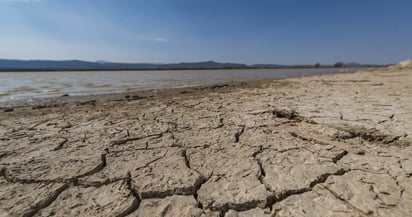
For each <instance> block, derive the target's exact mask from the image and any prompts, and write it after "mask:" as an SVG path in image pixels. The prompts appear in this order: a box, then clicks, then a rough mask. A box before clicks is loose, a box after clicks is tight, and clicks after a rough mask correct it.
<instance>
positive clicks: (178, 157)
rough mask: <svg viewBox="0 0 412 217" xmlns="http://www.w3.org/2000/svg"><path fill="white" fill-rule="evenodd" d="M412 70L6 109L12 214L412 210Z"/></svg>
mask: <svg viewBox="0 0 412 217" xmlns="http://www.w3.org/2000/svg"><path fill="white" fill-rule="evenodd" d="M411 141H412V70H411V69H394V68H392V69H379V70H378V69H376V70H370V71H368V72H358V73H355V74H339V75H322V76H312V77H302V78H292V79H284V80H270V81H258V82H249V83H236V84H226V85H215V86H210V87H196V88H185V89H176V90H170V91H163V92H160V93H155V92H154V91H153V92H146V93H139V94H130V93H129V94H127V93H126V94H117V95H107V96H95V97H83V98H82V97H78V98H76V97H61V98H55V99H51V100H49V101H47V100H46V101H37V104H35V105H34V104H33V105H28V104H26V105H18V106H17V105H15V106H11V105H10V104H7V105H6V104H4V105H3V107H1V110H0V171H1V174H0V216H142V217H143V216H205V217H206V216H225V217H229V216H279V217H280V216H411V215H412V177H411V175H412V146H411V144H412V142H411Z"/></svg>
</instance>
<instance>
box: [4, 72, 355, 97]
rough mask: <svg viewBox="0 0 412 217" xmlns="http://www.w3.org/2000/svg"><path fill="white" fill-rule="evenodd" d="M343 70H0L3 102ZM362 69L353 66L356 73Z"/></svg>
mask: <svg viewBox="0 0 412 217" xmlns="http://www.w3.org/2000/svg"><path fill="white" fill-rule="evenodd" d="M341 70H342V69H337V68H328V69H259V70H256V69H248V70H170V71H73V72H0V102H1V101H3V102H4V101H9V100H21V99H30V98H38V97H51V96H61V95H63V94H70V95H89V94H101V93H117V92H126V91H137V90H148V89H164V88H176V87H184V86H197V85H210V84H218V83H225V82H230V81H249V80H259V79H267V78H285V77H296V76H305V75H315V74H333V73H338V72H339V71H341ZM357 70H359V69H356V68H349V69H347V71H349V72H354V71H357Z"/></svg>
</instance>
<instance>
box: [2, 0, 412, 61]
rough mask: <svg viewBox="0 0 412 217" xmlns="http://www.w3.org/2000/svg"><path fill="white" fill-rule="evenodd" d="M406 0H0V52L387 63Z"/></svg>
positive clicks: (394, 56) (405, 24)
mask: <svg viewBox="0 0 412 217" xmlns="http://www.w3.org/2000/svg"><path fill="white" fill-rule="evenodd" d="M411 11H412V1H410V0H391V1H389V0H345V1H343V0H341V1H338V0H311V1H308V0H117V1H115V0H111V1H109V0H0V58H8V59H57V60H62V59H82V60H91V61H95V60H108V61H117V62H152V63H170V62H182V61H188V62H193V61H206V60H216V61H221V62H240V63H247V64H254V63H280V64H312V63H315V62H320V63H324V64H326V63H334V62H336V61H345V62H361V63H393V62H398V61H400V60H403V59H408V58H412V28H411V26H412V12H411Z"/></svg>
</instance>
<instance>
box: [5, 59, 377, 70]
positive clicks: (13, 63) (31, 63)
mask: <svg viewBox="0 0 412 217" xmlns="http://www.w3.org/2000/svg"><path fill="white" fill-rule="evenodd" d="M343 66H344V67H360V66H378V65H362V64H358V63H348V64H343ZM311 67H312V68H313V67H315V66H314V65H278V64H256V65H246V64H240V63H220V62H215V61H205V62H192V63H185V62H183V63H171V64H153V63H113V62H106V61H96V62H88V61H81V60H63V61H58V60H10V59H0V71H23V70H28V71H37V70H50V71H53V70H56V71H57V70H166V69H248V68H250V69H256V68H258V69H261V68H262V69H263V68H311ZM321 67H331V65H322V66H321Z"/></svg>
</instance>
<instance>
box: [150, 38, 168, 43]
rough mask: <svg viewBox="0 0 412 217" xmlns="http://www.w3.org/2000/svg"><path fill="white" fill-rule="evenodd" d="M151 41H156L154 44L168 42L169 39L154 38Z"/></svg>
mask: <svg viewBox="0 0 412 217" xmlns="http://www.w3.org/2000/svg"><path fill="white" fill-rule="evenodd" d="M153 41H156V42H168V41H169V39H168V38H164V37H156V38H154V39H153Z"/></svg>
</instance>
